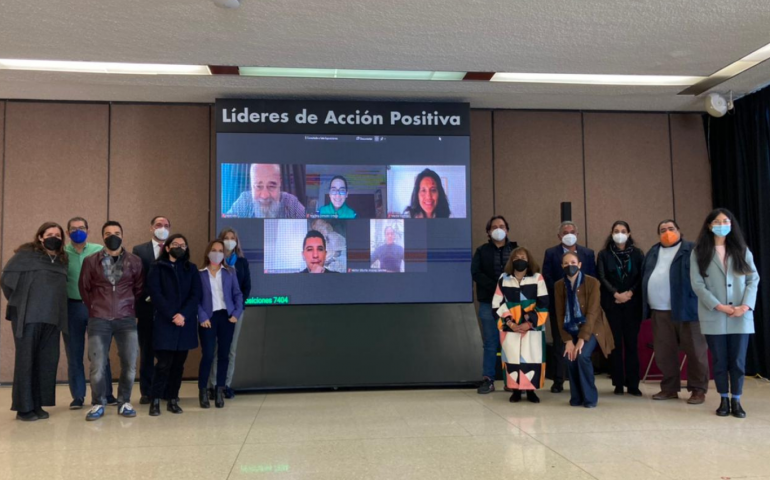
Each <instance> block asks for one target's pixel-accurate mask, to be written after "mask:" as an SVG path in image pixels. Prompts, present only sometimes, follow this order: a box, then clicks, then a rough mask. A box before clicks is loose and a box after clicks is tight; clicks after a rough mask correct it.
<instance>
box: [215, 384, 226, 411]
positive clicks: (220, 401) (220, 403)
mask: <svg viewBox="0 0 770 480" xmlns="http://www.w3.org/2000/svg"><path fill="white" fill-rule="evenodd" d="M214 406H215V407H217V408H222V407H224V406H225V387H217V398H216V399H215V400H214Z"/></svg>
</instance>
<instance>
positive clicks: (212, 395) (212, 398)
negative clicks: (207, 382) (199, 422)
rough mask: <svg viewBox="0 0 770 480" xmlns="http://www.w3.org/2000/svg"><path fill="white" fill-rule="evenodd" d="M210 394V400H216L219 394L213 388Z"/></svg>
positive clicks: (209, 390) (210, 389)
mask: <svg viewBox="0 0 770 480" xmlns="http://www.w3.org/2000/svg"><path fill="white" fill-rule="evenodd" d="M208 392H209V400H214V399H215V398H216V397H217V394H216V392H215V391H214V389H213V388H209V389H208Z"/></svg>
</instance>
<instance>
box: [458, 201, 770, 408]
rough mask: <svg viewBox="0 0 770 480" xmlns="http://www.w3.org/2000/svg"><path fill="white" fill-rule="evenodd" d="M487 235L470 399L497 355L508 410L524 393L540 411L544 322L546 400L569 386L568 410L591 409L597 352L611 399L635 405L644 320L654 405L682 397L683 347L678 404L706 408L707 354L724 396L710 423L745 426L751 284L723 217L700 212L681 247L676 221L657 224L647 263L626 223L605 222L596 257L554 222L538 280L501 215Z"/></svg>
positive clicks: (728, 219) (567, 226)
mask: <svg viewBox="0 0 770 480" xmlns="http://www.w3.org/2000/svg"><path fill="white" fill-rule="evenodd" d="M486 232H487V235H488V237H489V241H488V242H487V243H486V244H484V245H481V246H480V247H478V249H477V250H476V253H475V254H474V257H473V261H472V265H471V272H472V275H473V279H474V281H475V283H476V297H477V300H478V302H479V318H480V320H481V326H482V337H483V344H484V356H483V371H482V375H483V381H482V383H481V385H480V386H479V388H478V393H480V394H486V393H491V392H493V391H494V390H495V383H494V379H495V371H496V368H495V366H496V362H497V352H498V351H500V354H501V357H502V365H503V374H504V375H505V389H506V390H508V391H511V392H512V395H511V397H510V401H511V402H518V401H520V400H521V398H522V397H521V392H522V391H525V392H526V394H527V400H529V401H531V402H534V403H538V402H539V401H540V399H539V397H538V396H537V394H536V393H535V390H537V389H539V388H542V387H543V385H544V381H545V357H546V354H545V341H546V340H545V325H546V323H548V322H549V321H550V326H551V334H552V335H551V336H552V338H553V356H552V358H551V361H553V362H554V368H553V385H552V386H551V392H553V393H560V392H562V391H563V389H564V386H563V384H564V380H565V377H567V378H568V379H569V382H570V401H569V403H570V405H572V406H584V407H586V408H593V407H596V405H597V403H598V391H597V389H596V384H595V379H594V370H593V364H592V361H591V355H592V353H593V352H594V350H595V349H596V348H597V347H598V348H600V350H601V351H602V353H603V354H604V355H605V356H608V357H609V359H610V365H611V377H612V383H613V386H614V388H615V391H614V393H615V394H616V395H624V394H626V393H628V394H630V395H632V396H642V392H641V390H640V389H639V382H640V365H639V355H638V348H637V345H638V337H639V331H640V326H641V323H642V320H643V319H645V318H650V319H651V320H652V329H653V349H654V352H655V360H656V363H657V365H658V368H659V369H660V371H661V373H662V380H661V390H660V392H658V393H656V394H655V395H653V397H652V398H653V399H654V400H672V399H676V398H678V397H679V392H680V390H681V380H680V361H679V351H680V349H681V350H683V351H684V353H685V354H686V355H687V390H688V391H689V392H690V398H689V399H688V400H687V403H688V404H691V405H698V404H702V403H704V402H705V398H706V392H707V391H708V385H709V360H708V352H709V351H710V352H711V356H712V359H713V374H714V379H715V383H716V387H717V391H718V392H719V394H720V396H721V402H720V406H719V408H718V409H717V411H716V414H717V415H719V416H728V415H733V416H734V417H737V418H745V417H746V412H745V410H744V409H743V407H742V405H741V401H740V399H741V394H742V388H743V381H744V375H745V362H746V352H747V349H748V340H749V335H751V334H753V333H754V315H753V309H754V306H755V304H756V296H757V289H758V284H759V275H758V274H757V269H756V267H755V265H754V260H753V256H752V254H751V251H750V250H749V249H748V247H747V245H746V241H745V240H744V237H743V233H742V232H741V229H740V227H739V225H738V222H737V221H736V219H735V217H734V215H733V214H732V213H731V212H730V211H729V210H726V209H723V208H718V209H715V210H714V211H712V212H711V213H709V214H708V216H707V217H706V219H705V220H704V222H703V226H702V228H701V231H700V234H699V236H698V238H697V241H696V242H695V243H693V242H690V241H687V240H684V238H683V236H682V232H681V231H680V229H679V225H678V224H677V223H676V221H674V220H670V219H667V220H663V221H661V222H660V224H659V225H658V232H657V233H658V235H659V237H660V242H659V243H657V244H655V245H654V246H653V247H652V248H651V249H650V251H649V252H647V254H646V255H645V253H644V252H643V251H642V250H641V249H640V248H639V247H638V246H637V245H635V244H634V240H633V237H632V236H631V227H630V226H629V224H628V223H627V222H624V221H616V222H615V223H613V225H612V227H611V229H610V232H609V235H608V237H607V240H606V242H605V244H604V246H603V248H602V250H601V251H600V252H599V254H598V256H597V255H595V254H594V252H593V251H592V250H591V249H588V248H586V247H583V246H581V245H578V229H577V226H576V225H575V224H574V223H573V222H563V223H562V224H561V225H560V226H559V231H558V238H559V240H560V244H559V245H557V246H555V247H553V248H549V249H548V250H546V252H545V258H544V261H543V268H542V271H541V269H540V266H539V265H538V264H537V262H536V261H535V260H534V259H533V258H532V256H531V254H530V252H529V251H528V250H527V249H525V248H523V247H519V246H518V245H517V244H516V242H513V241H511V240H509V239H508V233H509V225H508V222H507V221H506V220H505V218H503V217H502V216H499V215H498V216H494V217H492V218H491V219H490V220H489V222H487V227H486ZM565 372H566V375H565Z"/></svg>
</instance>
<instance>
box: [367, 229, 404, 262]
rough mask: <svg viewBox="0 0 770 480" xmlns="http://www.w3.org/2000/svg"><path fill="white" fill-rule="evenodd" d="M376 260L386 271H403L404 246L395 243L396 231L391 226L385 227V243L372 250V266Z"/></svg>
mask: <svg viewBox="0 0 770 480" xmlns="http://www.w3.org/2000/svg"><path fill="white" fill-rule="evenodd" d="M377 261H379V262H380V269H381V270H385V271H386V272H403V271H404V247H402V246H401V245H397V244H396V231H395V229H394V228H393V227H391V226H387V227H385V244H384V245H380V246H379V247H377V248H375V249H374V251H373V252H372V268H374V264H375V263H376V262H377Z"/></svg>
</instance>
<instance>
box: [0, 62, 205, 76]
mask: <svg viewBox="0 0 770 480" xmlns="http://www.w3.org/2000/svg"><path fill="white" fill-rule="evenodd" d="M0 70H33V71H42V72H75V73H114V74H129V75H211V72H210V71H209V67H207V66H206V65H170V64H155V63H116V62H66V61H59V60H15V59H0Z"/></svg>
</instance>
